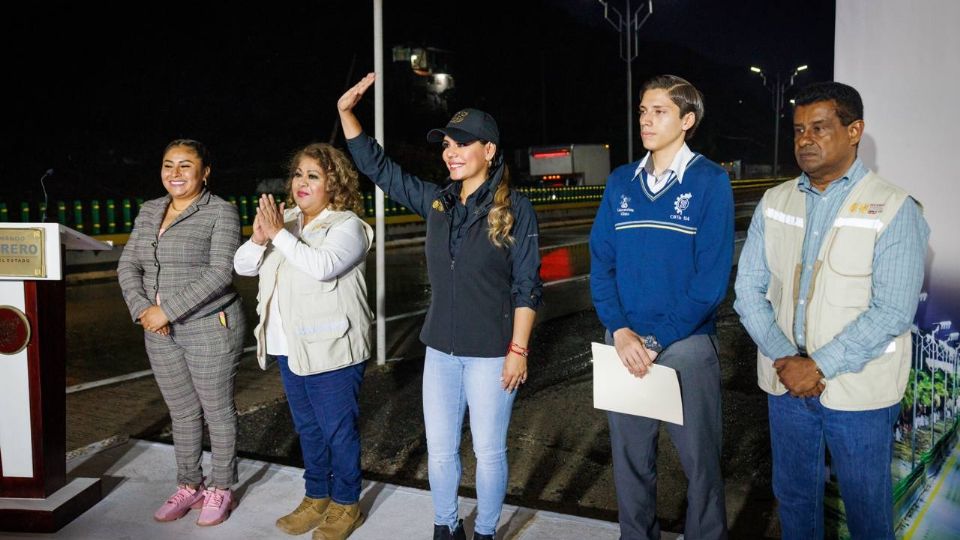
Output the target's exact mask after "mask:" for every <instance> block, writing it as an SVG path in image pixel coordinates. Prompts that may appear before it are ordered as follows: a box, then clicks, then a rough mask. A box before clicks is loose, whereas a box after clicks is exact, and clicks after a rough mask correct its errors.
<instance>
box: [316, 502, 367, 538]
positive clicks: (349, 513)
mask: <svg viewBox="0 0 960 540" xmlns="http://www.w3.org/2000/svg"><path fill="white" fill-rule="evenodd" d="M365 519H367V518H366V517H365V516H364V515H363V513H362V512H360V505H359V504H347V505H343V504H338V503H337V502H336V501H332V502H331V503H330V506H328V507H327V513H326V514H324V515H323V522H322V523H320V525H319V526H318V527H317V528H316V529H314V531H313V540H345V539H346V538H347V537H348V536H350V533H352V532H353V531H355V530H356V529H357V527H359V526H360V525H363V521H364V520H365Z"/></svg>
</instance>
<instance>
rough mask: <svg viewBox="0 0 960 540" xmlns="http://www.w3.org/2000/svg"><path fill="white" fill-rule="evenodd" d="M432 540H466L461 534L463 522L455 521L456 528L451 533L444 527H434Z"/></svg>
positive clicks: (464, 534)
mask: <svg viewBox="0 0 960 540" xmlns="http://www.w3.org/2000/svg"><path fill="white" fill-rule="evenodd" d="M433 540H467V535H466V533H464V532H463V520H462V519H460V520H457V528H456V529H454V530H452V531H451V530H450V527H447V526H446V525H434V526H433Z"/></svg>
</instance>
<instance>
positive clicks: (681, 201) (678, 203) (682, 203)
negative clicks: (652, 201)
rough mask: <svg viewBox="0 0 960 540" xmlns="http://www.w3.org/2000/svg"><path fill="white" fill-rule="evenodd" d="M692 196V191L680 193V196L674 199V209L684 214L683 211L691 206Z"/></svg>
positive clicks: (679, 213)
mask: <svg viewBox="0 0 960 540" xmlns="http://www.w3.org/2000/svg"><path fill="white" fill-rule="evenodd" d="M692 198H693V194H692V193H684V194H683V195H680V196H679V197H677V200H675V201H673V210H674V211H675V212H676V213H677V214H678V215H681V216H682V215H683V211H684V210H686V209H687V208H690V199H692Z"/></svg>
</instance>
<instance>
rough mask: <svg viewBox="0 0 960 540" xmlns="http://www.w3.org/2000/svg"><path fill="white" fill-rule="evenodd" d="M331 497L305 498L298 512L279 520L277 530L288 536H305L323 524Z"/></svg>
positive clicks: (295, 511)
mask: <svg viewBox="0 0 960 540" xmlns="http://www.w3.org/2000/svg"><path fill="white" fill-rule="evenodd" d="M329 504H330V497H324V498H322V499H311V498H310V497H304V498H303V500H302V501H300V506H298V507H297V509H296V510H294V511H293V512H290V513H289V514H287V515H285V516H283V517H282V518H280V519H278V520H277V528H278V529H280V530H281V531H283V532H285V533H287V534H293V535H297V534H303V533H305V532H307V531H309V530H312V529H315V528H316V527H317V525H320V523H321V522H323V516H324V513H325V512H326V511H327V506H328V505H329Z"/></svg>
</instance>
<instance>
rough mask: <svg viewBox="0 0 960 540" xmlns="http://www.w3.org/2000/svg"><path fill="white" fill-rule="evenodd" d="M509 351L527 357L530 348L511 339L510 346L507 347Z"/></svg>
mask: <svg viewBox="0 0 960 540" xmlns="http://www.w3.org/2000/svg"><path fill="white" fill-rule="evenodd" d="M507 353H517V354H519V355H520V356H522V357H524V358H526V357H527V356H529V355H530V349H528V348H526V347H521V346H520V345H518V344H516V343H514V342H512V341H511V342H510V347H508V348H507Z"/></svg>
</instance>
